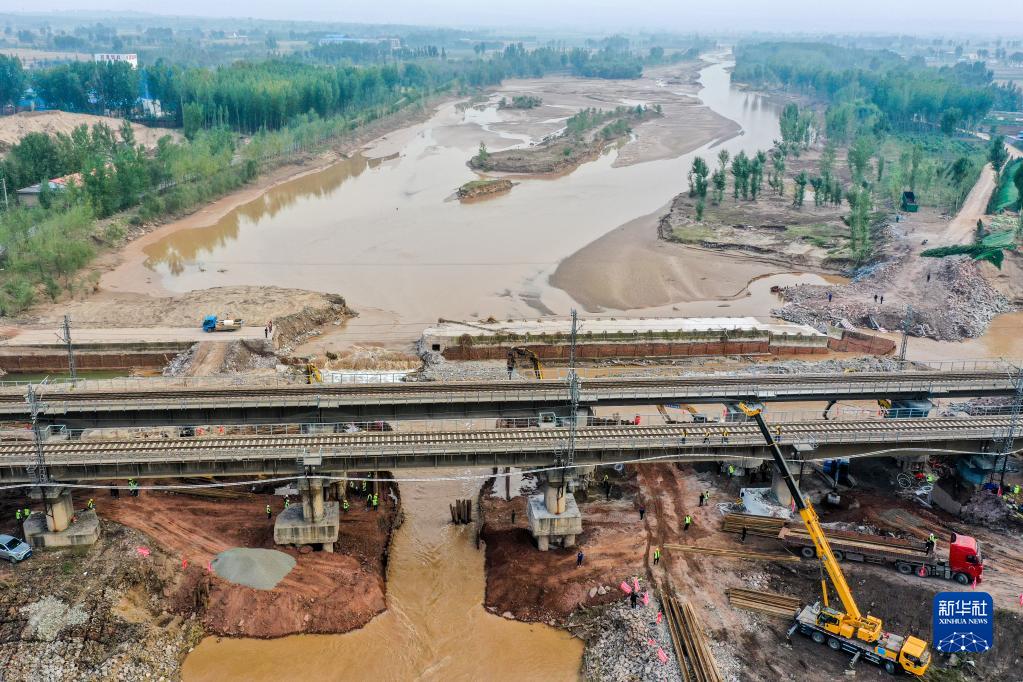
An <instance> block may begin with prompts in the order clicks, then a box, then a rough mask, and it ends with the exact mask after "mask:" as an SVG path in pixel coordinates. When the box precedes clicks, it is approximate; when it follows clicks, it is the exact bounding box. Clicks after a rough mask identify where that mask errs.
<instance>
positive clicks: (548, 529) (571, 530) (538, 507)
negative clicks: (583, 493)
mask: <svg viewBox="0 0 1023 682" xmlns="http://www.w3.org/2000/svg"><path fill="white" fill-rule="evenodd" d="M573 476H574V473H573V472H569V471H567V470H558V471H549V472H547V476H546V480H545V481H544V488H543V492H542V493H539V494H537V495H531V496H530V497H529V499H528V500H527V502H528V504H527V506H526V514H527V517H528V519H529V531H530V532H531V533H532V534H533V537H534V538H535V539H536V545H537V547H538V548H539V549H540V551H541V552H546V551H547V550H548V549H549V548H550V546H551V545H552V544H553V545H554V546H562V547H574V546H575V541H576V537H577V536H578V535H579V534H580V533H582V532H583V517H582V512H580V511H579V505H578V504H576V501H575V496H574V495H572V493H571V488H572V486H573Z"/></svg>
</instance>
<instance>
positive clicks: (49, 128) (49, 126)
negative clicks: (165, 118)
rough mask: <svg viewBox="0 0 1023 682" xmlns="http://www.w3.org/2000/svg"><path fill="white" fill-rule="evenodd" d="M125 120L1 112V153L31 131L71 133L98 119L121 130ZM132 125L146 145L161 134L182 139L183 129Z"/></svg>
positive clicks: (62, 113) (150, 145) (61, 113)
mask: <svg viewBox="0 0 1023 682" xmlns="http://www.w3.org/2000/svg"><path fill="white" fill-rule="evenodd" d="M123 121H124V119H120V118H111V117H109V116H93V115H91V114H72V113H70V112H67V111H23V112H21V113H19V114H14V115H13V116H0V154H2V153H4V152H6V151H7V150H8V149H10V148H11V147H13V146H14V145H16V144H17V143H18V142H19V141H20V140H21V138H23V137H25V136H26V135H28V134H29V133H46V134H47V135H56V134H57V133H64V134H65V135H70V134H71V131H72V130H74V129H75V128H77V127H78V126H80V125H87V126H89V127H90V128H91V127H92V126H94V125H96V124H97V123H103V124H105V125H106V126H108V127H109V128H110V129H111V130H113V131H114V132H117V131H118V130H120V129H121V125H122V123H123ZM131 128H132V130H133V131H134V132H135V139H136V140H137V141H138V143H139V144H141V145H145V147H146V148H147V149H153V148H155V147H156V143H157V142H158V141H159V139H160V138H161V137H166V136H168V135H169V136H170V137H171V139H173V140H175V141H177V140H180V139H181V133H180V132H179V131H177V130H168V129H167V128H147V127H146V126H144V125H139V124H138V123H132V124H131Z"/></svg>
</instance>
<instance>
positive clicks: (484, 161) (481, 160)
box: [476, 141, 490, 168]
mask: <svg viewBox="0 0 1023 682" xmlns="http://www.w3.org/2000/svg"><path fill="white" fill-rule="evenodd" d="M476 164H477V165H478V166H479V167H480V168H487V167H488V166H489V165H490V152H489V151H487V145H486V143H484V142H482V141H481V142H480V148H479V151H478V152H477V153H476Z"/></svg>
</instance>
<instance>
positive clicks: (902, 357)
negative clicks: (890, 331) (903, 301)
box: [899, 305, 913, 363]
mask: <svg viewBox="0 0 1023 682" xmlns="http://www.w3.org/2000/svg"><path fill="white" fill-rule="evenodd" d="M912 324H913V306H911V305H908V306H906V316H905V317H904V318H903V319H902V346H901V347H900V348H899V362H900V363H902V362H905V361H906V348H907V347H908V346H909V327H910V325H912Z"/></svg>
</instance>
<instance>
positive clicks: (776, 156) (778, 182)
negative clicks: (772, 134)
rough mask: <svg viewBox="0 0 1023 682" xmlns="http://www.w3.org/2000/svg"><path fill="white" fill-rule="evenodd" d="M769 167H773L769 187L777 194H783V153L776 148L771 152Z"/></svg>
mask: <svg viewBox="0 0 1023 682" xmlns="http://www.w3.org/2000/svg"><path fill="white" fill-rule="evenodd" d="M771 167H772V169H773V171H774V172H773V177H772V181H771V183H770V184H771V187H773V188H774V191H775V192H776V193H777V194H778V196H784V195H785V153H784V152H783V151H782V150H781V149H778V148H775V150H774V151H773V152H772V153H771Z"/></svg>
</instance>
